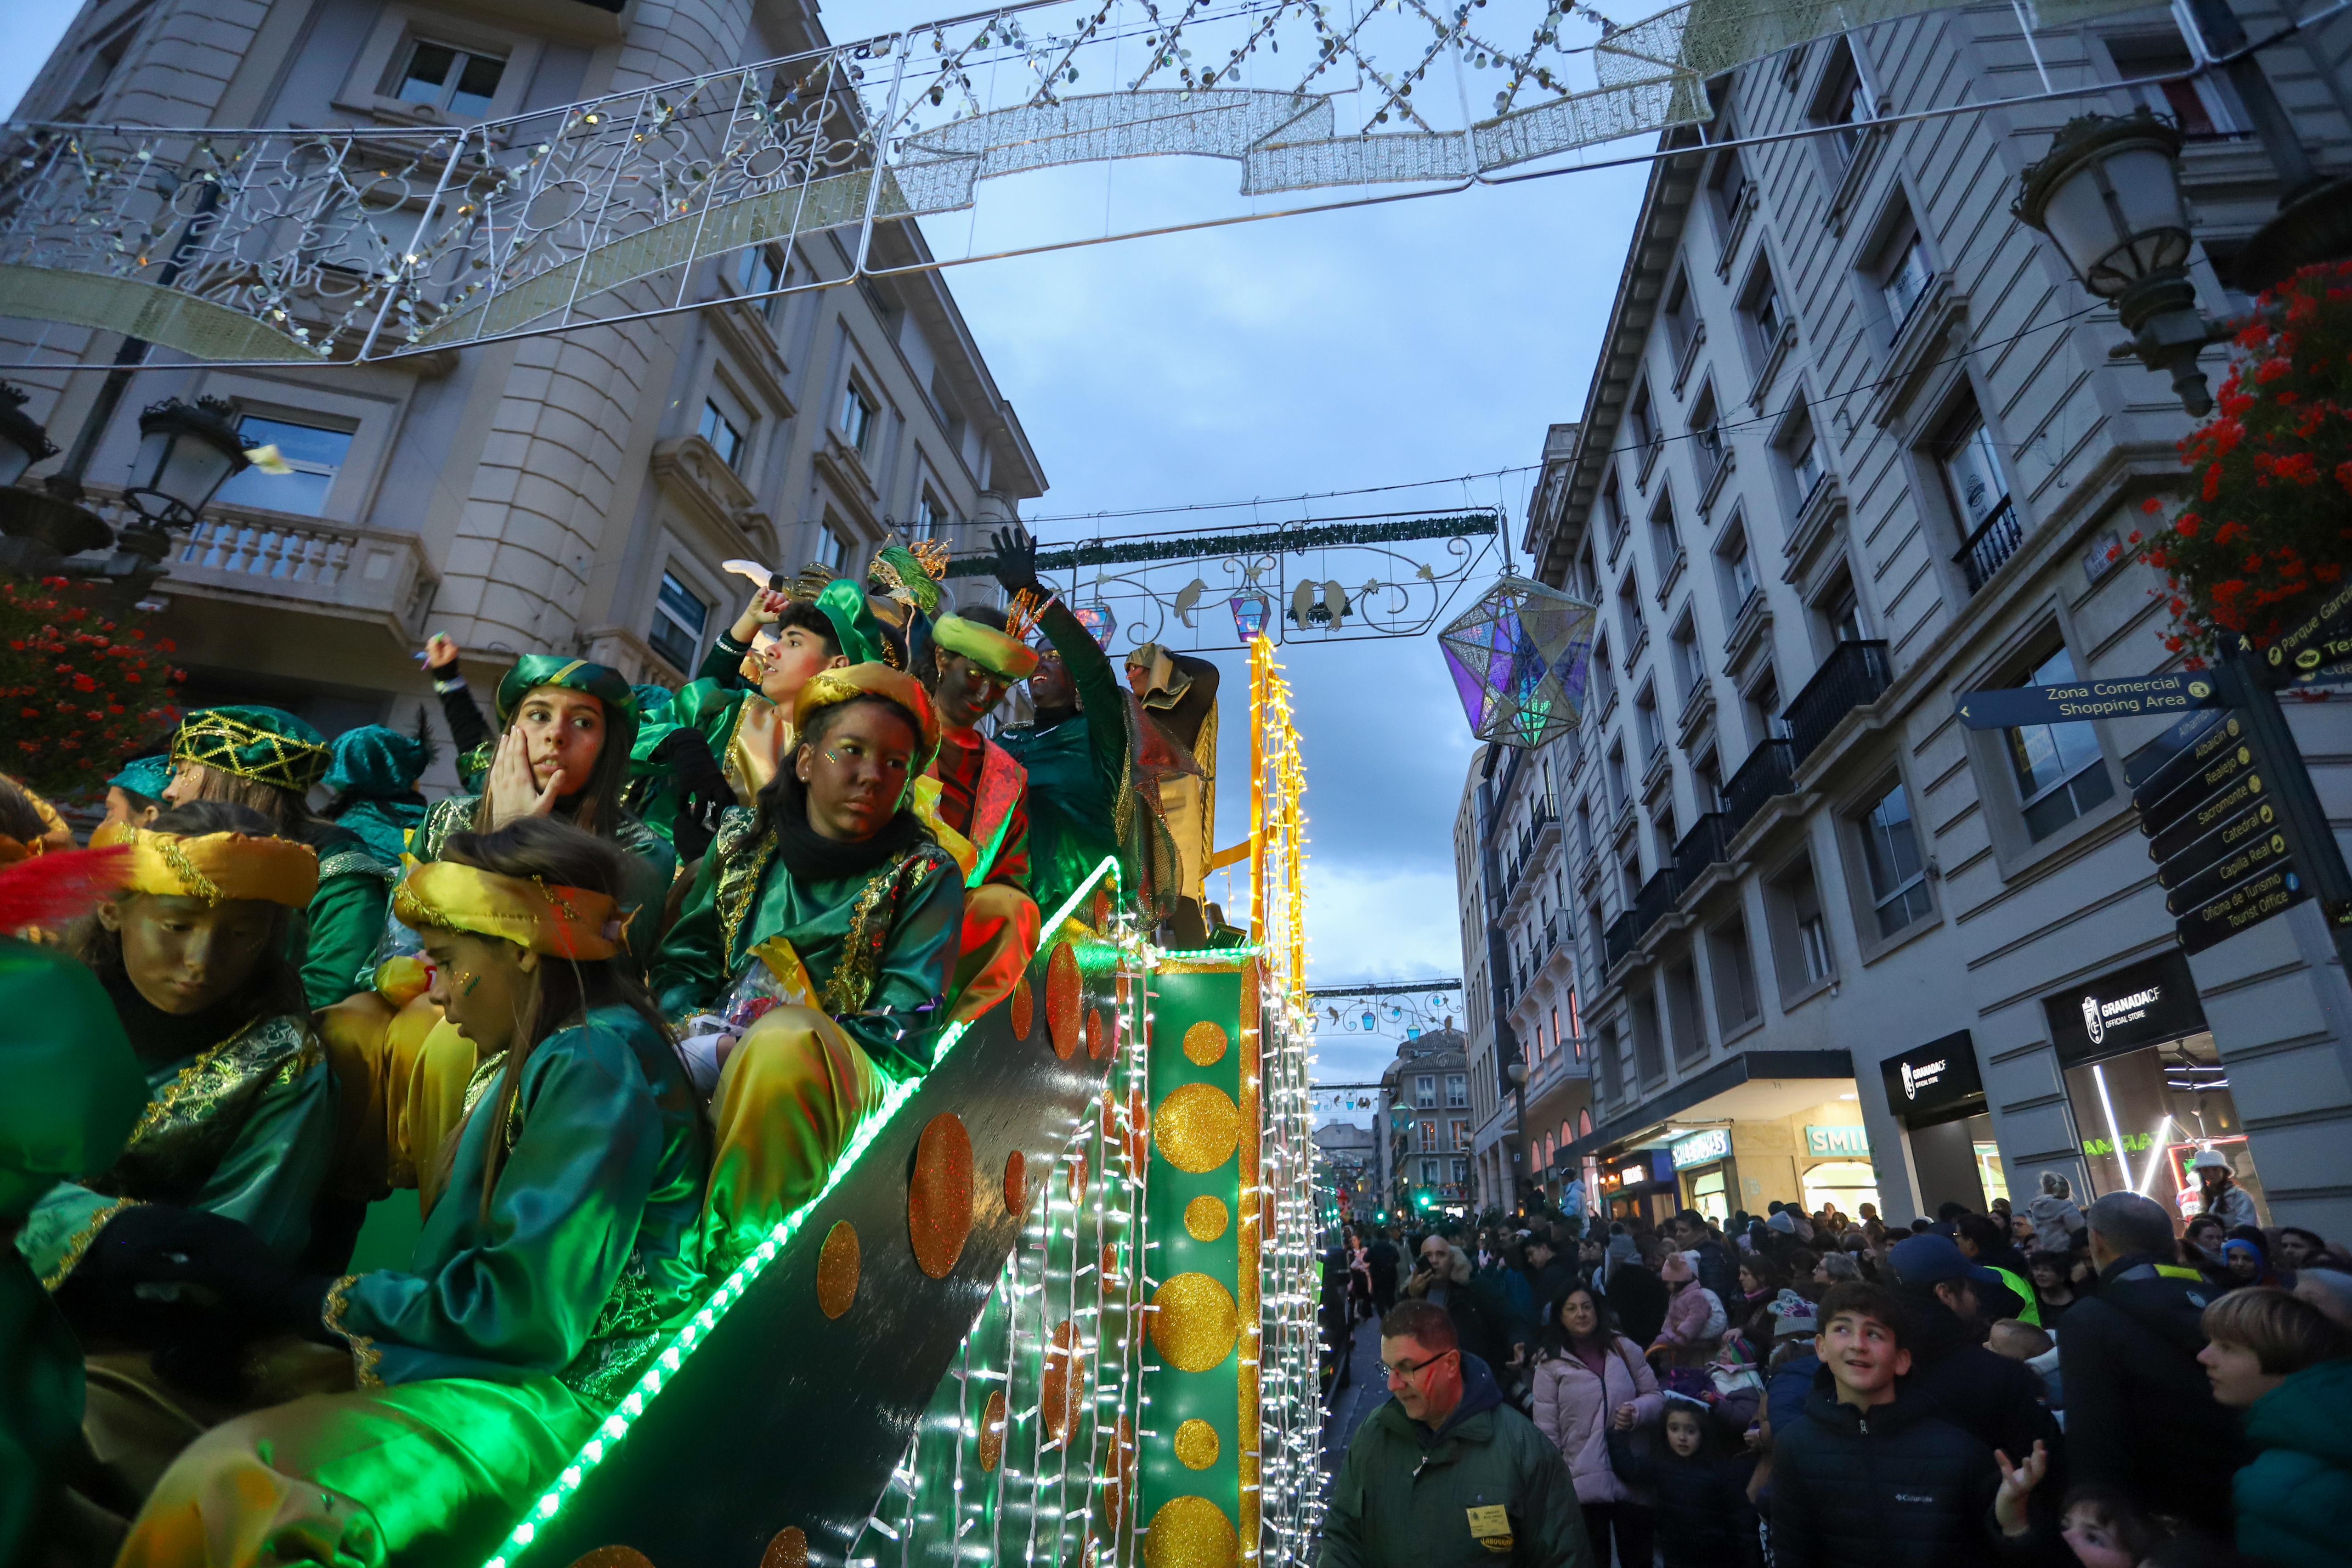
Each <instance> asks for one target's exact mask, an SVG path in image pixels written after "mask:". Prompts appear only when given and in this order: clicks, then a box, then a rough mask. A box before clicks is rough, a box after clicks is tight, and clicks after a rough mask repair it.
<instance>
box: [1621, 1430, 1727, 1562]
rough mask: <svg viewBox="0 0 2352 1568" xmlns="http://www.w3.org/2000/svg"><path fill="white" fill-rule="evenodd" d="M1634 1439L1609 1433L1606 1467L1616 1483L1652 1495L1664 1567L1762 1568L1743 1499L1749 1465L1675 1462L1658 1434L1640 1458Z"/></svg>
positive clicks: (1707, 1459) (1699, 1459)
mask: <svg viewBox="0 0 2352 1568" xmlns="http://www.w3.org/2000/svg"><path fill="white" fill-rule="evenodd" d="M1609 1468H1610V1469H1612V1470H1615V1471H1616V1472H1617V1479H1619V1480H1621V1481H1623V1482H1625V1483H1626V1484H1627V1485H1629V1486H1637V1487H1648V1488H1650V1489H1651V1490H1653V1491H1654V1494H1655V1495H1656V1498H1657V1502H1656V1511H1657V1531H1658V1545H1659V1547H1660V1549H1661V1550H1662V1551H1663V1552H1664V1554H1665V1559H1666V1568H1763V1562H1764V1552H1763V1550H1762V1545H1761V1542H1759V1540H1758V1538H1757V1531H1756V1510H1755V1509H1754V1507H1752V1506H1751V1505H1750V1504H1749V1503H1748V1472H1749V1471H1750V1470H1751V1469H1754V1467H1753V1466H1752V1465H1749V1464H1747V1463H1744V1462H1742V1461H1740V1460H1738V1459H1731V1458H1723V1457H1721V1456H1719V1455H1712V1454H1706V1453H1699V1454H1695V1455H1693V1456H1692V1457H1691V1458H1687V1459H1685V1458H1677V1457H1676V1456H1675V1451H1674V1450H1673V1449H1672V1448H1667V1447H1666V1444H1665V1437H1664V1435H1663V1434H1660V1435H1658V1436H1657V1437H1656V1438H1655V1447H1654V1448H1653V1449H1652V1450H1651V1451H1650V1452H1648V1453H1643V1452H1641V1451H1639V1450H1638V1449H1637V1448H1635V1447H1634V1444H1633V1433H1631V1432H1621V1431H1619V1430H1617V1428H1616V1427H1611V1428H1610V1429H1609ZM1637 1568H1638V1565H1637Z"/></svg>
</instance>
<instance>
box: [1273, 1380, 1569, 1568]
mask: <svg viewBox="0 0 2352 1568" xmlns="http://www.w3.org/2000/svg"><path fill="white" fill-rule="evenodd" d="M1462 1375H1463V1389H1462V1403H1461V1404H1460V1405H1458V1406H1455V1407H1454V1414H1453V1415H1452V1416H1448V1417H1447V1418H1446V1421H1445V1424H1444V1426H1442V1427H1439V1428H1438V1429H1437V1430H1436V1431H1434V1432H1432V1431H1431V1430H1430V1429H1429V1428H1428V1427H1424V1426H1423V1425H1422V1424H1421V1423H1420V1422H1418V1421H1416V1420H1414V1419H1413V1418H1412V1417H1411V1416H1407V1415H1406V1414H1405V1413H1404V1406H1402V1405H1399V1404H1398V1403H1397V1402H1396V1400H1395V1399H1393V1398H1391V1399H1390V1400H1389V1402H1388V1403H1387V1404H1385V1405H1383V1406H1381V1407H1380V1408H1379V1409H1377V1410H1375V1411H1373V1412H1372V1413H1371V1415H1370V1416H1367V1417H1365V1420H1364V1424H1363V1425H1362V1426H1361V1427H1358V1428H1357V1429H1356V1436H1355V1437H1354V1438H1353V1440H1351V1441H1350V1442H1349V1445H1348V1458H1347V1459H1346V1461H1345V1462H1344V1463H1342V1464H1341V1465H1340V1467H1339V1482H1338V1484H1337V1485H1336V1486H1334V1487H1333V1488H1332V1491H1331V1508H1330V1511H1329V1512H1328V1513H1327V1514H1326V1515H1325V1516H1324V1520H1323V1554H1322V1556H1321V1558H1320V1559H1318V1568H1496V1565H1498V1564H1503V1563H1509V1564H1511V1565H1513V1568H1594V1565H1593V1562H1592V1547H1591V1542H1588V1541H1587V1540H1586V1539H1585V1534H1584V1511H1583V1510H1582V1509H1581V1508H1580V1507H1578V1506H1577V1500H1576V1488H1575V1486H1574V1484H1573V1483H1572V1482H1571V1481H1570V1479H1569V1474H1568V1465H1567V1463H1566V1462H1565V1461H1564V1460H1562V1459H1561V1458H1560V1456H1559V1449H1557V1448H1553V1447H1552V1446H1551V1444H1550V1443H1549V1441H1548V1440H1546V1438H1545V1437H1544V1435H1543V1434H1542V1433H1540V1432H1538V1431H1537V1430H1536V1428H1535V1426H1534V1424H1533V1423H1532V1422H1530V1421H1528V1418H1527V1417H1526V1416H1522V1415H1520V1414H1519V1413H1518V1412H1517V1411H1516V1410H1514V1409H1512V1408H1511V1407H1510V1406H1508V1405H1506V1404H1505V1403H1504V1402H1503V1391H1502V1389H1501V1388H1500V1387H1498V1386H1497V1385H1496V1382H1495V1375H1494V1374H1493V1373H1492V1372H1490V1371H1488V1370H1487V1368H1486V1363H1485V1362H1483V1361H1480V1360H1479V1359H1478V1358H1477V1357H1476V1356H1475V1355H1465V1356H1464V1357H1463V1358H1462ZM1485 1508H1501V1509H1502V1510H1504V1511H1505V1514H1506V1516H1507V1521H1508V1529H1509V1531H1510V1539H1511V1546H1510V1549H1509V1551H1508V1552H1496V1551H1491V1550H1489V1549H1488V1548H1487V1547H1486V1546H1485V1545H1482V1544H1481V1543H1480V1542H1479V1538H1478V1537H1477V1536H1475V1535H1474V1534H1472V1533H1471V1528H1470V1522H1469V1518H1468V1511H1469V1510H1471V1509H1485Z"/></svg>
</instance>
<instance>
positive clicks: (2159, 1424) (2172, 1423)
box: [2011, 1254, 2245, 1534]
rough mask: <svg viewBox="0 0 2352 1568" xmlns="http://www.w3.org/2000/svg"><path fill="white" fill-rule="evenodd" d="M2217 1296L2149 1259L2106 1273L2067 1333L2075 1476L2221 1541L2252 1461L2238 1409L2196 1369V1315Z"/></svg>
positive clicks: (2076, 1310)
mask: <svg viewBox="0 0 2352 1568" xmlns="http://www.w3.org/2000/svg"><path fill="white" fill-rule="evenodd" d="M2218 1294H2219V1292H2218V1291H2215V1290H2214V1289H2213V1288H2212V1287H2211V1286H2210V1285H2207V1284H2205V1283H2203V1282H2202V1281H2190V1280H2181V1279H2176V1278H2174V1277H2172V1276H2170V1275H2167V1274H2161V1273H2158V1271H2157V1265H2156V1260H2155V1259H2153V1258H2151V1257H2149V1256H2147V1255H2146V1254H2134V1255H2132V1256H2130V1257H2126V1258H2119V1259H2117V1260H2116V1261H2115V1262H2113V1263H2111V1264H2109V1265H2108V1266H2107V1267H2106V1268H2105V1269H2103V1270H2100V1272H2099V1293H2098V1294H2097V1295H2095V1296H2084V1297H2082V1298H2081V1299H2079V1300H2078V1301H2076V1302H2075V1303H2074V1305H2073V1306H2072V1307H2069V1308H2068V1309H2067V1310H2066V1326H2065V1329H2064V1331H2063V1333H2060V1335H2059V1336H2058V1370H2059V1375H2060V1376H2061V1377H2062V1378H2063V1380H2064V1383H2065V1388H2066V1458H2067V1464H2068V1469H2069V1471H2070V1479H2074V1480H2076V1481H2099V1482H2103V1483H2105V1484H2106V1485H2108V1486H2114V1487H2120V1488H2122V1489H2123V1490H2124V1491H2125V1492H2126V1493H2128V1494H2129V1495H2130V1496H2131V1498H2132V1499H2133V1500H2135V1501H2137V1503H2138V1504H2139V1505H2140V1506H2141V1507H2142V1508H2144V1509H2147V1510H2149V1511H2153V1512H2162V1513H2168V1514H2171V1515H2174V1516H2176V1517H2179V1518H2182V1519H2186V1520H2187V1521H2189V1522H2190V1523H2191V1524H2194V1525H2196V1526H2197V1527H2198V1528H2199V1529H2200V1530H2204V1531H2208V1532H2210V1533H2217V1534H2218V1533H2221V1532H2223V1531H2227V1529H2228V1528H2229V1521H2230V1476H2231V1472H2232V1471H2234V1470H2235V1469H2237V1468H2238V1467H2239V1465H2241V1464H2242V1463H2243V1462H2244V1458H2245V1452H2244V1448H2243V1447H2242V1439H2241V1437H2240V1432H2239V1422H2238V1417H2237V1416H2236V1414H2235V1413H2234V1412H2232V1411H2231V1410H2229V1409H2228V1408H2226V1407H2224V1406H2221V1405H2220V1404H2217V1403H2216V1402H2215V1401H2214V1398H2213V1389H2212V1385H2211V1384H2210V1382H2209V1381H2208V1380H2207V1378H2206V1376H2205V1369H2204V1368H2203V1367H2202V1366H2200V1365H2199V1364H2197V1353H2198V1352H2199V1351H2200V1350H2202V1349H2204V1348H2205V1333H2204V1330H2203V1329H2202V1328H2200V1326H2199V1319H2200V1317H2202V1315H2203V1314H2204V1311H2205V1308H2206V1305H2207V1304H2208V1303H2209V1302H2210V1301H2213V1300H2214V1299H2215V1297H2216V1296H2217V1295H2218ZM2011 1457H2012V1458H2013V1457H2014V1456H2013V1455H2012V1456H2011Z"/></svg>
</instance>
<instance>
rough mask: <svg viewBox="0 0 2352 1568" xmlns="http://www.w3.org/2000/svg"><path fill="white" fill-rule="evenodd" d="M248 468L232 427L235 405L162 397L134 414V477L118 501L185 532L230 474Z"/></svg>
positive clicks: (217, 400) (216, 400)
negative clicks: (136, 428)
mask: <svg viewBox="0 0 2352 1568" xmlns="http://www.w3.org/2000/svg"><path fill="white" fill-rule="evenodd" d="M251 466H252V462H251V460H250V459H248V458H247V456H246V455H245V441H244V439H243V438H242V437H241V436H239V435H238V434H237V429H236V405H235V404H234V403H231V402H226V401H225V400H223V399H221V398H216V397H200V398H198V399H197V400H196V401H195V402H194V403H184V402H181V401H180V400H179V399H178V398H175V397H174V398H166V399H164V400H163V402H156V403H150V404H148V405H147V408H146V410H145V412H143V413H141V414H140V416H139V456H138V460H137V461H136V462H135V463H134V464H133V465H131V474H132V476H133V478H134V479H135V481H136V482H135V483H134V484H132V485H131V486H130V488H129V489H128V490H127V491H126V492H125V493H124V499H126V500H128V501H129V502H130V503H131V505H132V506H134V507H138V508H139V515H140V516H141V517H144V518H146V519H147V520H148V521H149V522H151V523H156V524H160V525H162V526H163V527H166V528H188V527H192V526H193V525H194V522H195V520H196V514H197V513H199V512H201V511H203V510H204V509H205V505H206V504H207V503H208V502H210V501H211V500H212V498H213V496H214V493H215V492H216V491H217V490H219V488H220V487H221V486H223V485H224V484H226V483H227V481H228V479H229V477H230V476H232V475H235V474H238V473H241V472H243V471H244V470H245V469H247V468H249V467H251Z"/></svg>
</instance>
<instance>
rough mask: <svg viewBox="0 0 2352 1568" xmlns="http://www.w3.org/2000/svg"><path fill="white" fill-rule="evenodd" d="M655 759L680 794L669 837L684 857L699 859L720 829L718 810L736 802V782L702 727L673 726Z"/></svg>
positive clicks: (658, 745)
mask: <svg viewBox="0 0 2352 1568" xmlns="http://www.w3.org/2000/svg"><path fill="white" fill-rule="evenodd" d="M653 760H654V761H655V762H657V763H659V764H660V765H661V766H662V767H663V768H666V769H667V772H668V775H669V787H670V789H672V790H673V791H675V792H676V793H677V822H676V823H675V824H674V825H673V826H672V828H671V831H670V837H671V840H672V841H673V844H674V846H675V847H676V849H677V852H678V855H679V858H680V859H682V860H688V861H697V860H700V859H701V858H702V856H703V853H704V852H705V851H707V850H709V848H710V841H711V838H712V837H713V835H715V834H716V833H717V832H718V831H719V812H721V811H723V810H726V809H727V808H728V807H730V806H731V805H733V804H734V803H735V789H734V786H732V785H730V784H729V783H728V782H727V775H726V774H725V773H724V772H722V771H721V770H720V769H719V760H718V758H714V757H712V756H711V755H710V744H709V742H708V741H706V740H704V739H703V738H702V734H701V732H700V731H699V730H693V729H684V728H680V729H674V730H672V731H670V733H669V734H667V735H666V736H664V737H662V738H661V740H660V742H659V744H657V745H656V746H655V747H654V750H653Z"/></svg>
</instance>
